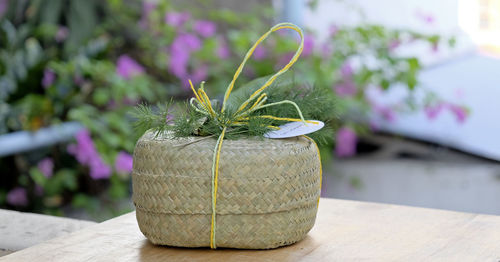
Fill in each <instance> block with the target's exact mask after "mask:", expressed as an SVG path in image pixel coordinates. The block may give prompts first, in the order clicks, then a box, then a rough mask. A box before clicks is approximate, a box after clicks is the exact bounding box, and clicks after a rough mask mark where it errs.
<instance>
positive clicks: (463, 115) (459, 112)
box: [447, 104, 467, 124]
mask: <svg viewBox="0 0 500 262" xmlns="http://www.w3.org/2000/svg"><path fill="white" fill-rule="evenodd" d="M447 107H448V110H450V111H451V112H452V113H453V114H454V115H455V118H456V119H457V121H458V122H459V123H460V124H462V123H464V122H465V120H466V119H467V111H466V110H465V109H464V108H463V107H461V106H458V105H454V104H448V106H447Z"/></svg>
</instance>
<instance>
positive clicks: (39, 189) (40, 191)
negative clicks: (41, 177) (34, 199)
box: [33, 184, 44, 196]
mask: <svg viewBox="0 0 500 262" xmlns="http://www.w3.org/2000/svg"><path fill="white" fill-rule="evenodd" d="M33 191H34V193H35V196H42V195H43V191H44V190H43V187H42V186H40V185H38V184H36V185H35V190H33Z"/></svg>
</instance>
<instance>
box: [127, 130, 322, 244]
mask: <svg viewBox="0 0 500 262" xmlns="http://www.w3.org/2000/svg"><path fill="white" fill-rule="evenodd" d="M194 140H195V138H181V139H171V138H169V137H168V136H159V137H156V138H155V137H154V135H153V134H152V133H151V132H148V133H146V134H144V136H142V137H141V138H140V139H139V141H138V142H137V145H136V148H135V151H134V169H133V174H132V178H133V192H134V194H133V201H134V204H135V206H136V210H137V211H136V212H137V213H136V214H137V221H138V224H139V227H140V229H141V231H142V233H143V234H144V235H145V236H146V237H147V238H148V239H149V240H150V241H151V242H152V243H153V244H159V245H169V246H180V247H208V246H210V226H211V215H212V199H211V196H212V193H211V192H212V187H211V168H212V160H213V150H214V147H215V143H216V141H215V139H211V138H209V139H204V140H201V141H197V142H195V143H192V144H189V145H185V146H179V145H184V144H186V143H189V142H192V141H194ZM320 165H321V164H320V161H319V156H318V152H317V148H316V146H315V144H314V143H313V142H312V141H311V140H309V139H308V138H306V137H294V138H287V139H240V140H229V139H228V140H225V141H224V143H223V145H222V152H221V158H220V166H219V178H218V191H217V192H218V193H217V205H216V219H217V228H216V242H217V247H228V248H246V249H268V248H275V247H279V246H284V245H289V244H292V243H295V242H297V241H299V240H301V239H303V238H304V237H305V236H306V234H307V232H309V230H310V229H311V228H312V226H313V225H314V221H315V218H316V211H317V203H318V198H319V194H320V183H321V171H320V170H321V166H320Z"/></svg>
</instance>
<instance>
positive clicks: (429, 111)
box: [424, 103, 445, 120]
mask: <svg viewBox="0 0 500 262" xmlns="http://www.w3.org/2000/svg"><path fill="white" fill-rule="evenodd" d="M444 106H445V105H444V104H442V103H440V104H437V105H435V106H428V107H425V108H424V112H425V115H426V116H427V118H428V119H429V120H433V119H435V118H436V117H437V116H438V115H439V114H440V113H441V112H442V111H443V109H444Z"/></svg>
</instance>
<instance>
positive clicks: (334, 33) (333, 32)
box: [328, 25, 339, 37]
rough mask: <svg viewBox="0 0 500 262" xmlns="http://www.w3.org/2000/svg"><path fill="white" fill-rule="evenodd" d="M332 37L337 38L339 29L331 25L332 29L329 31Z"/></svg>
mask: <svg viewBox="0 0 500 262" xmlns="http://www.w3.org/2000/svg"><path fill="white" fill-rule="evenodd" d="M328 31H329V33H330V36H331V37H335V36H336V35H337V33H338V32H339V27H338V26H337V25H330V28H329V29H328Z"/></svg>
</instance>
